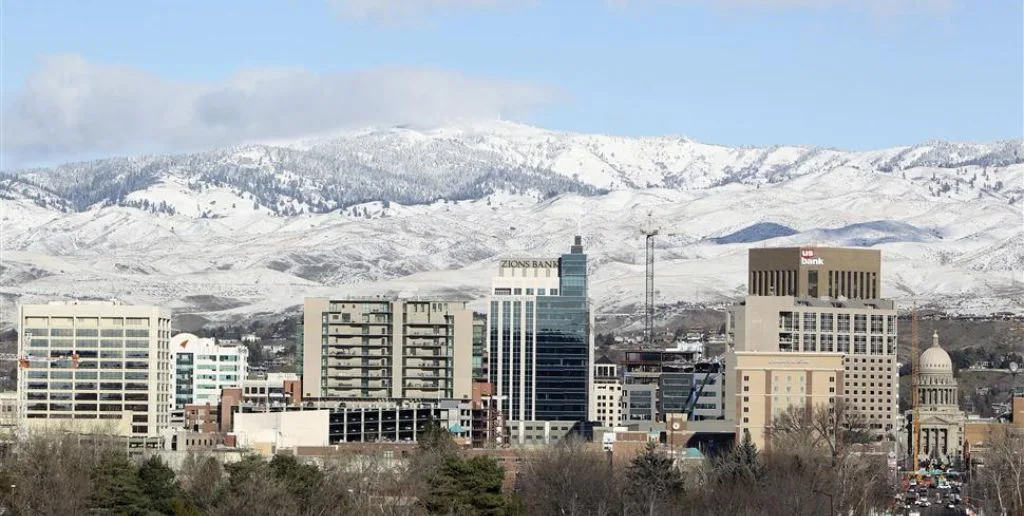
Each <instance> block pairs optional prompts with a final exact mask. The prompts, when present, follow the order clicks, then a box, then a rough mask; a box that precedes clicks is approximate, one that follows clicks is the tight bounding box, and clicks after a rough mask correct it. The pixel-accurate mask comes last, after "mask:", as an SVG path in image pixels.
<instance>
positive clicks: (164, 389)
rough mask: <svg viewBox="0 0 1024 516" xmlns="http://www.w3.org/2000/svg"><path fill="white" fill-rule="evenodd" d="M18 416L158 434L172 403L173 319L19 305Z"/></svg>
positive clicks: (73, 306)
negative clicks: (171, 348) (171, 345)
mask: <svg viewBox="0 0 1024 516" xmlns="http://www.w3.org/2000/svg"><path fill="white" fill-rule="evenodd" d="M18 334H19V339H18V355H19V357H20V364H19V368H18V382H19V385H18V387H19V388H18V394H19V396H18V402H19V405H20V408H21V411H20V412H21V414H20V421H21V422H22V424H25V425H28V426H52V427H59V428H64V429H72V430H77V431H83V432H92V431H97V432H113V433H117V434H119V435H122V436H126V437H159V436H160V435H161V433H162V431H163V430H164V429H166V428H168V425H169V422H170V421H169V420H170V409H171V407H172V406H173V397H172V395H173V390H172V387H171V385H172V382H171V352H170V345H169V343H170V338H171V316H170V312H168V311H167V310H164V309H161V308H158V307H155V306H131V305H122V304H119V303H116V302H98V301H78V302H68V303H50V304H45V305H21V306H19V307H18Z"/></svg>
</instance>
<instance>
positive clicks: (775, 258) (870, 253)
mask: <svg viewBox="0 0 1024 516" xmlns="http://www.w3.org/2000/svg"><path fill="white" fill-rule="evenodd" d="M748 262H749V264H748V268H747V277H748V282H747V287H748V288H747V292H748V293H749V294H750V295H753V296H795V297H812V298H818V297H828V298H840V297H843V298H847V299H878V298H880V297H882V296H881V285H882V253H881V251H878V250H876V249H851V248H839V247H769V248H755V249H751V250H750V251H749V252H748Z"/></svg>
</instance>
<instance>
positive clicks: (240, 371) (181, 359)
mask: <svg viewBox="0 0 1024 516" xmlns="http://www.w3.org/2000/svg"><path fill="white" fill-rule="evenodd" d="M171 354H172V357H173V359H172V361H171V363H172V364H173V369H172V371H173V379H174V381H173V384H174V410H173V411H172V423H175V424H178V423H184V422H185V418H184V408H185V405H205V404H207V403H209V404H210V405H217V404H218V403H220V391H221V389H223V388H225V387H238V386H239V385H241V381H242V380H244V379H245V377H246V375H248V373H249V349H248V348H246V347H245V346H242V345H238V344H234V345H227V346H221V345H219V344H217V339H212V338H199V337H197V336H195V335H193V334H191V333H179V334H177V335H175V336H174V337H172V338H171Z"/></svg>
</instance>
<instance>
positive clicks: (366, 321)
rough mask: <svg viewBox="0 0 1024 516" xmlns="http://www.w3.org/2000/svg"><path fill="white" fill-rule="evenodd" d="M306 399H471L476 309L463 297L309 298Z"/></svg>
mask: <svg viewBox="0 0 1024 516" xmlns="http://www.w3.org/2000/svg"><path fill="white" fill-rule="evenodd" d="M302 344H303V345H302V348H303V349H302V385H303V398H323V399H335V400H339V401H343V400H387V399H408V400H441V399H459V400H462V399H465V400H468V399H469V398H470V396H471V395H472V386H473V311H472V310H469V309H467V308H466V303H465V302H462V301H443V300H436V299H435V300H426V299H424V300H420V299H388V298H379V297H378V298H362V297H349V298H346V297H339V298H332V299H327V298H307V299H306V300H305V304H304V307H303V341H302Z"/></svg>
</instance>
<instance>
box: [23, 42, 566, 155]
mask: <svg viewBox="0 0 1024 516" xmlns="http://www.w3.org/2000/svg"><path fill="white" fill-rule="evenodd" d="M10 100H11V101H10V102H9V103H7V105H5V106H4V110H5V113H4V115H5V116H4V125H5V127H4V131H3V133H4V138H5V141H4V142H3V152H4V153H5V154H6V155H7V156H8V157H9V158H13V159H14V161H15V162H19V161H25V162H32V161H36V162H38V161H41V160H54V159H63V158H66V157H72V156H75V155H82V154H97V153H111V152H132V151H138V150H140V149H146V150H153V151H173V150H185V149H194V148H208V147H211V146H218V145H229V144H235V143H241V142H247V141H253V140H262V139H275V138H290V137H297V136H304V135H308V134H316V133H323V132H328V131H334V130H339V129H344V128H351V127H361V126H370V125H381V124H423V125H432V124H440V123H444V122H445V121H447V120H452V119H490V118H496V117H499V116H513V117H515V116H516V115H522V114H524V113H525V112H526V111H528V110H530V109H533V108H536V107H539V106H541V105H543V104H546V103H548V102H551V101H552V100H553V94H552V92H551V91H550V90H548V89H546V88H543V87H540V86H537V85H532V84H526V83H517V82H512V81H502V80H494V79H482V78H474V77H468V76H465V75H462V74H460V73H457V72H452V71H446V70H438V69H428V68H420V69H410V68H379V69H371V70H365V71H358V72H349V73H334V74H317V73H312V72H310V71H307V70H303V69H251V70H243V71H239V72H238V73H236V74H234V75H233V76H232V77H230V78H228V79H226V80H223V81H218V82H188V81H177V80H172V79H168V78H164V77H160V76H158V75H155V74H152V73H149V72H147V71H144V70H139V69H135V68H129V67H124V66H114V65H107V64H98V63H91V62H89V61H87V60H85V59H83V58H81V57H79V56H74V55H66V56H55V57H49V58H46V59H43V60H42V61H41V62H40V65H39V67H38V68H37V69H36V70H34V72H33V73H32V74H30V75H29V77H28V78H27V79H26V81H25V83H24V85H23V87H22V88H21V89H20V91H17V92H13V95H11V99H10Z"/></svg>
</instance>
